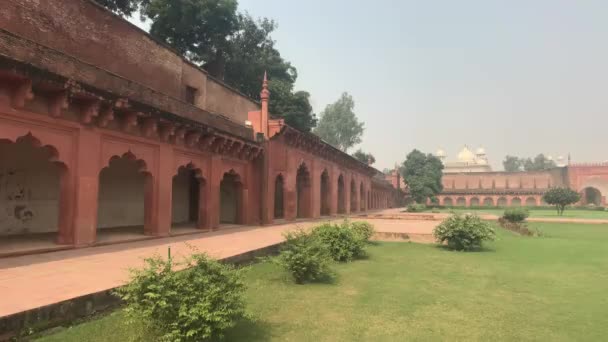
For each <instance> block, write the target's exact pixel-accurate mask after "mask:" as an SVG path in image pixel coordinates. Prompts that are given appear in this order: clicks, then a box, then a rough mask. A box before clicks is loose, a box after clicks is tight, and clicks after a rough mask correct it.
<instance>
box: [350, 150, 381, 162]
mask: <svg viewBox="0 0 608 342" xmlns="http://www.w3.org/2000/svg"><path fill="white" fill-rule="evenodd" d="M353 157H355V159H357V160H358V161H360V162H362V163H365V164H367V165H372V164H373V163H375V162H376V158H375V157H374V155H373V154H371V153H365V152H363V150H362V149H358V150H357V152H355V153H353Z"/></svg>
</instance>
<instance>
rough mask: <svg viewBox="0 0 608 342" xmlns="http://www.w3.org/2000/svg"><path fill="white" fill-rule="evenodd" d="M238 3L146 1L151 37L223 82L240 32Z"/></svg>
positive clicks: (233, 0)
mask: <svg viewBox="0 0 608 342" xmlns="http://www.w3.org/2000/svg"><path fill="white" fill-rule="evenodd" d="M237 6H238V3H237V1H236V0H180V1H174V0H146V1H145V2H143V3H142V4H141V14H142V16H145V17H148V18H150V20H151V21H152V26H151V27H150V34H151V35H153V36H154V37H156V38H158V39H161V40H163V41H165V42H167V43H168V44H169V45H171V46H172V47H173V48H174V49H176V50H177V51H179V52H180V53H181V54H182V55H184V56H185V57H186V58H188V59H190V60H191V61H193V62H195V63H200V64H202V65H203V67H204V68H205V69H206V70H207V71H209V73H210V74H211V75H213V76H215V77H218V78H220V79H221V78H223V72H224V68H225V64H226V53H227V51H228V49H229V48H230V42H229V38H230V37H231V36H232V35H233V34H234V33H235V32H236V31H237V29H238V24H239V18H238V15H237Z"/></svg>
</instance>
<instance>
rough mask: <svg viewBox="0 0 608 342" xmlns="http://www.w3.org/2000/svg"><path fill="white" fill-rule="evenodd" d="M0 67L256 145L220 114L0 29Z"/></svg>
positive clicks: (250, 133) (248, 130)
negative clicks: (125, 102) (72, 84)
mask: <svg viewBox="0 0 608 342" xmlns="http://www.w3.org/2000/svg"><path fill="white" fill-rule="evenodd" d="M0 66H2V67H3V68H5V69H12V70H14V71H16V72H17V73H21V74H22V75H23V76H28V77H33V78H36V77H39V78H40V77H44V78H46V79H51V80H56V81H58V82H65V81H68V80H70V81H72V82H77V83H78V85H79V86H82V87H83V88H84V89H86V90H87V91H90V92H92V93H96V94H99V95H101V96H103V97H105V98H110V99H118V98H126V99H128V100H129V101H130V102H131V103H133V104H135V105H137V106H139V107H141V108H142V109H145V110H146V111H147V112H148V113H150V114H151V115H154V116H158V117H159V118H162V119H164V120H169V121H174V122H187V123H189V124H191V125H193V126H204V127H210V128H212V129H213V130H216V131H218V132H220V133H222V134H225V135H227V136H231V137H234V138H238V139H241V140H244V141H246V142H247V143H250V144H256V145H258V143H257V142H256V141H255V140H254V138H253V130H252V129H251V128H248V127H246V126H244V125H239V124H237V123H235V122H234V121H232V120H230V119H229V118H227V117H225V116H223V115H221V114H218V113H211V112H208V111H206V110H203V109H201V108H198V107H195V106H192V105H190V104H188V103H185V102H183V101H181V100H178V99H175V98H173V97H171V96H169V95H166V94H164V93H160V92H158V91H156V90H154V89H151V88H148V87H146V86H143V85H141V84H139V83H136V82H133V81H131V80H128V79H125V78H123V77H121V76H118V75H115V74H113V73H111V72H109V71H107V70H103V69H101V68H98V67H96V66H94V65H91V64H88V63H86V62H83V61H81V60H79V59H77V58H74V57H72V56H69V55H66V54H64V53H62V52H59V51H57V50H54V49H51V48H48V47H46V46H43V45H40V44H38V43H36V42H33V41H30V40H28V39H25V38H22V37H19V36H16V35H14V34H13V33H10V32H8V31H6V30H3V29H0ZM68 70H69V72H68ZM87 76H88V78H89V79H94V80H95V84H92V82H90V81H89V80H88V79H87Z"/></svg>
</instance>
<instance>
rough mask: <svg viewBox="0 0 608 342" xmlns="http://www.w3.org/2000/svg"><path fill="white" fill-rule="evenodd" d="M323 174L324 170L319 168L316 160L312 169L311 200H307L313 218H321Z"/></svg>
mask: <svg viewBox="0 0 608 342" xmlns="http://www.w3.org/2000/svg"><path fill="white" fill-rule="evenodd" d="M321 172H322V170H320V167H319V166H317V163H316V160H313V161H312V165H311V168H310V178H311V179H310V186H311V189H310V191H309V193H310V198H308V199H307V200H306V203H307V204H308V205H309V208H310V211H309V212H310V217H312V218H319V217H321Z"/></svg>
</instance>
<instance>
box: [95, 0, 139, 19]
mask: <svg viewBox="0 0 608 342" xmlns="http://www.w3.org/2000/svg"><path fill="white" fill-rule="evenodd" d="M96 1H97V2H98V3H99V4H100V5H102V6H104V7H106V8H107V9H109V10H110V11H112V12H114V13H116V14H118V15H120V16H123V17H130V16H131V15H132V14H133V13H135V11H137V9H138V8H139V4H140V3H141V1H142V0H96Z"/></svg>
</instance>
